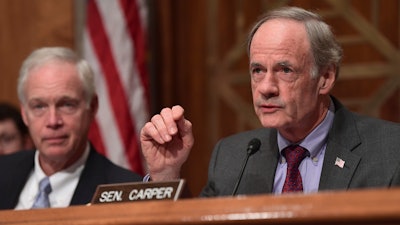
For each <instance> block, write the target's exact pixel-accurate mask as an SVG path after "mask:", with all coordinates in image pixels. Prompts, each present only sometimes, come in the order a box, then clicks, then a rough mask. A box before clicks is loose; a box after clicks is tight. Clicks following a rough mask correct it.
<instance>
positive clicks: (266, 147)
mask: <svg viewBox="0 0 400 225" xmlns="http://www.w3.org/2000/svg"><path fill="white" fill-rule="evenodd" d="M261 138H262V139H261V152H262V153H263V155H265V156H261V157H260V160H261V161H262V162H260V164H259V165H263V166H262V168H261V171H260V172H261V173H262V174H263V176H264V177H265V180H264V183H265V187H263V189H264V190H265V191H266V192H267V193H272V190H273V187H274V180H275V171H276V167H277V165H278V159H279V150H278V144H277V132H276V130H275V129H273V130H270V132H269V133H268V134H267V136H265V135H264V136H263V137H261ZM266 162H268V163H266Z"/></svg>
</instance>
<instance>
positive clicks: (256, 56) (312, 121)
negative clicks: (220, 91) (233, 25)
mask: <svg viewBox="0 0 400 225" xmlns="http://www.w3.org/2000/svg"><path fill="white" fill-rule="evenodd" d="M248 40H249V42H248V53H249V60H250V62H249V64H250V66H249V68H250V79H251V87H252V95H253V104H254V109H255V112H256V114H257V116H258V118H259V120H260V122H261V124H262V125H263V127H264V128H262V129H258V130H253V131H247V132H243V133H240V134H236V135H233V136H230V137H227V138H224V139H222V140H220V141H219V142H218V144H217V145H216V147H215V149H214V152H213V155H212V158H211V162H210V166H209V174H208V175H209V177H208V182H207V185H206V186H205V188H204V190H203V192H202V193H201V195H202V196H222V195H231V194H259V193H275V194H280V193H283V192H296V191H297V192H298V191H300V192H305V193H312V192H317V191H320V190H328V189H329V190H332V189H333V190H337V189H345V190H347V189H356V188H367V187H390V186H397V185H399V184H400V168H399V167H400V149H399V145H400V139H399V137H400V126H399V125H398V124H395V123H390V122H387V121H382V120H378V119H374V118H368V117H364V116H360V115H357V114H355V113H352V112H350V111H348V110H347V109H346V108H345V107H343V106H342V105H341V104H340V103H339V101H338V100H336V99H335V98H334V97H333V96H331V95H330V92H331V90H332V88H333V86H334V84H335V81H336V80H337V77H338V74H339V66H340V62H341V58H342V49H341V48H340V46H339V45H338V44H337V42H336V40H335V38H334V35H333V34H332V32H331V30H330V28H329V26H328V25H327V24H326V23H325V22H323V21H322V20H321V18H320V17H319V16H318V15H316V14H314V13H311V12H309V11H306V10H303V9H300V8H296V7H285V8H281V9H277V10H274V11H271V12H269V13H267V14H266V15H265V16H264V17H262V19H261V20H260V21H258V22H257V23H256V24H255V26H254V27H253V29H252V31H251V32H250V35H249V39H248ZM183 111H184V110H183V108H182V107H180V106H174V107H172V108H165V109H163V110H162V111H161V113H160V114H157V115H155V116H153V118H152V119H151V122H148V123H147V124H146V125H145V126H144V127H143V129H142V133H141V142H142V149H143V154H144V155H145V157H146V159H147V161H148V163H149V164H148V165H149V172H150V174H149V175H150V177H151V179H154V180H163V179H172V178H178V177H179V173H180V168H181V166H182V164H183V163H184V162H185V160H186V158H187V156H188V154H189V152H190V149H191V148H192V146H193V143H194V138H193V134H192V124H191V123H190V122H189V121H188V120H186V119H185V118H184V115H183V114H184V113H183ZM254 138H256V140H257V139H258V140H259V144H257V142H258V141H256V144H252V145H253V146H250V148H251V147H253V148H256V149H255V150H258V151H256V152H255V153H253V152H251V151H250V153H249V151H248V152H246V148H247V146H248V143H249V141H250V140H252V139H254ZM250 150H251V149H250ZM246 157H248V164H247V167H246V168H245V170H244V172H243V176H242V178H241V182H240V183H238V185H237V186H235V185H236V184H237V181H238V175H239V174H240V173H241V170H242V168H243V167H242V162H243V160H244V159H245V158H246ZM236 188H237V189H236Z"/></svg>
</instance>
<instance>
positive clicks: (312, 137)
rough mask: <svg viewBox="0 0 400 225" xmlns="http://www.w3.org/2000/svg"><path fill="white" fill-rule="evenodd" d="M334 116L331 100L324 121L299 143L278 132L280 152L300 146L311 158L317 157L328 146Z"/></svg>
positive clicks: (333, 106)
mask: <svg viewBox="0 0 400 225" xmlns="http://www.w3.org/2000/svg"><path fill="white" fill-rule="evenodd" d="M334 116H335V105H334V104H333V102H332V100H331V102H330V105H329V110H328V112H327V113H326V116H325V118H324V120H323V121H322V122H321V123H320V124H319V125H318V126H317V127H316V128H315V129H314V130H312V131H311V133H310V134H308V135H307V136H306V138H304V139H303V140H302V141H300V142H299V143H291V142H290V141H288V140H286V139H285V138H284V137H283V136H282V135H281V134H280V133H279V132H278V147H279V152H281V151H282V150H283V149H284V148H286V147H287V146H289V145H292V144H298V145H301V146H302V147H304V148H306V149H307V150H308V151H309V152H310V156H311V157H315V156H316V155H317V154H318V153H319V152H320V151H321V150H322V149H323V146H324V145H326V139H327V137H328V133H329V129H330V128H331V126H332V123H333V119H334Z"/></svg>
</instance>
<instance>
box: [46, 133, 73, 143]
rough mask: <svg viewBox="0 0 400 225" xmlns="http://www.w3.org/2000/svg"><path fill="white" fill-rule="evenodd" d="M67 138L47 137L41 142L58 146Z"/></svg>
mask: <svg viewBox="0 0 400 225" xmlns="http://www.w3.org/2000/svg"><path fill="white" fill-rule="evenodd" d="M67 138H68V137H67V135H60V136H49V137H44V138H43V142H46V143H48V144H60V143H62V142H64V141H65V140H66V139H67Z"/></svg>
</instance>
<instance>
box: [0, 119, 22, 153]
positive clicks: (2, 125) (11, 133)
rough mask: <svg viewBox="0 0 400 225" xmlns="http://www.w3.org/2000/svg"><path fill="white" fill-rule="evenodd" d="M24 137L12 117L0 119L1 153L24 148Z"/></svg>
mask: <svg viewBox="0 0 400 225" xmlns="http://www.w3.org/2000/svg"><path fill="white" fill-rule="evenodd" d="M24 147H25V146H24V137H23V136H22V134H21V133H20V132H19V130H18V128H17V125H16V124H15V123H14V121H13V120H12V119H5V120H2V121H0V155H6V154H11V153H14V152H17V151H20V150H23V149H24Z"/></svg>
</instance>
